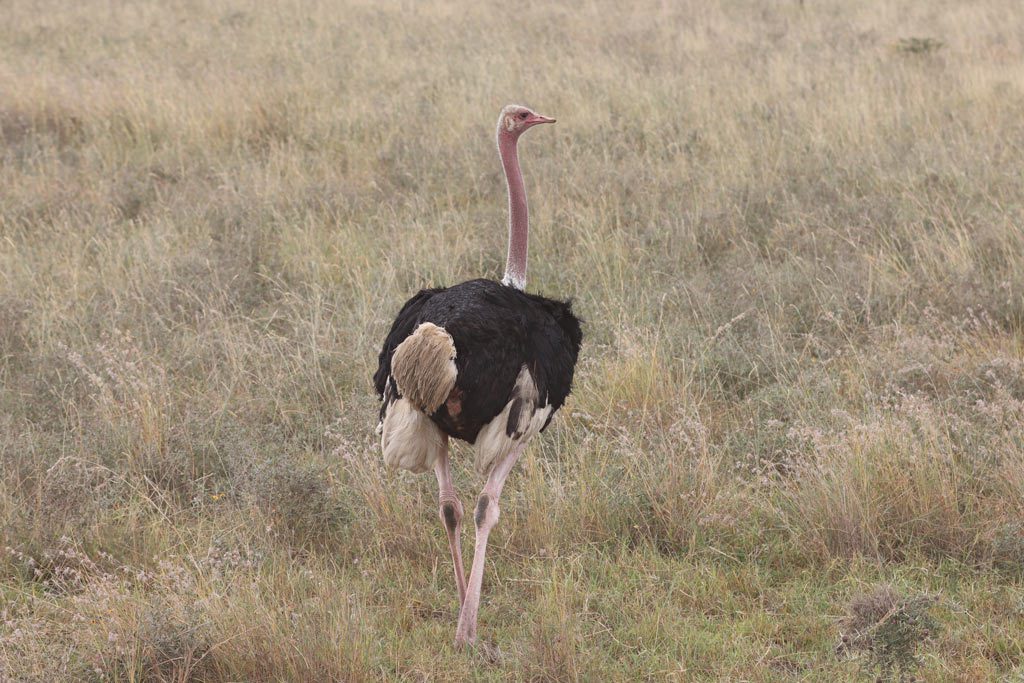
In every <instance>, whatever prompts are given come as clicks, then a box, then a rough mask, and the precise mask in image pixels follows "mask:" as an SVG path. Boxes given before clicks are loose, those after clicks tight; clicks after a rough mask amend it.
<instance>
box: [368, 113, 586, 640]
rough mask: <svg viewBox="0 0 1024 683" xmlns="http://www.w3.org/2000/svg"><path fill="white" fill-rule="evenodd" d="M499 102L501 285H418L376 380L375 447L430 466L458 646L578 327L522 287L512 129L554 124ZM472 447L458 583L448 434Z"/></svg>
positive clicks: (561, 388)
mask: <svg viewBox="0 0 1024 683" xmlns="http://www.w3.org/2000/svg"><path fill="white" fill-rule="evenodd" d="M554 122H555V120H554V119H550V118H547V117H546V116H541V115H540V114H537V113H535V112H533V111H531V110H530V109H527V108H526V107H522V106H518V105H508V106H507V107H505V108H504V109H502V110H501V115H500V116H499V118H498V133H497V137H498V154H499V156H500V157H501V164H502V166H503V167H504V169H505V181H506V183H507V184H508V208H509V220H508V232H509V242H508V260H507V262H506V265H505V276H504V277H503V278H502V280H501V282H495V281H493V280H484V279H478V280H469V281H467V282H463V283H461V284H458V285H454V286H452V287H441V288H437V289H424V290H421V291H420V292H419V293H418V294H416V295H415V296H413V297H412V298H411V299H409V300H408V301H407V302H406V303H405V305H404V306H402V310H401V311H399V313H398V317H397V318H395V322H394V323H393V324H392V326H391V331H390V332H389V333H388V336H387V338H386V339H385V340H384V348H383V349H382V350H381V352H380V358H379V367H378V369H377V372H376V374H374V376H373V381H374V385H375V388H376V390H377V394H378V395H379V396H380V397H381V398H382V399H383V403H382V405H381V410H380V424H379V425H378V428H377V429H378V431H379V433H380V434H381V448H382V450H383V452H384V462H385V463H386V464H387V465H388V466H389V467H401V468H404V469H407V470H410V471H412V472H417V473H419V472H426V471H428V470H430V469H433V470H434V474H435V475H437V484H438V488H439V490H440V493H439V496H438V497H439V506H440V511H439V512H440V518H441V522H442V523H443V525H444V528H445V530H446V532H447V534H448V546H449V548H450V550H451V554H452V562H453V564H454V565H455V582H456V584H457V585H458V589H459V605H460V612H459V622H458V627H457V628H456V631H455V643H456V645H460V646H461V645H467V644H472V643H473V642H474V641H475V640H476V619H477V612H478V610H479V608H480V587H481V585H482V583H483V574H484V556H485V554H486V552H487V537H488V534H490V532H491V529H493V528H494V525H495V524H497V522H498V514H499V508H498V499H499V498H500V496H501V490H502V488H503V487H504V485H505V479H506V478H507V477H508V475H509V472H510V471H511V470H512V466H513V465H514V464H515V462H516V460H517V459H518V458H519V456H520V455H521V454H522V453H523V451H524V450H525V448H526V444H527V442H528V441H529V440H530V438H532V437H533V436H534V435H535V434H537V433H538V432H542V431H544V429H545V428H546V427H547V426H548V423H550V422H551V417H552V415H554V413H555V411H556V410H558V409H559V408H560V407H561V406H562V404H563V403H564V402H565V399H566V397H567V396H568V395H569V391H570V389H571V387H572V377H573V369H574V367H575V365H576V356H577V355H578V353H579V349H580V342H581V341H582V337H583V335H582V332H581V331H580V322H579V320H577V318H576V316H574V315H573V313H572V308H571V305H570V303H569V302H566V301H558V300H555V299H547V298H545V297H542V296H538V295H536V294H527V293H526V292H525V291H523V290H524V288H525V286H526V251H527V237H528V232H529V221H528V218H527V210H526V190H525V188H524V186H523V175H522V173H521V172H520V170H519V153H518V150H517V144H518V141H519V136H520V135H522V134H523V133H524V132H525V131H527V130H529V129H530V128H532V127H533V126H536V125H538V124H541V123H554ZM449 437H454V438H456V439H462V440H463V441H467V442H469V443H471V444H473V445H474V450H475V455H474V465H475V468H476V471H477V472H478V473H479V474H480V475H482V476H486V477H487V483H486V484H485V485H484V488H483V491H482V492H481V493H480V497H479V498H478V499H477V503H476V511H475V514H474V521H475V523H476V548H475V549H474V552H473V565H472V568H471V570H470V572H469V581H468V583H467V581H466V578H465V574H464V571H463V566H462V549H461V545H460V541H459V537H460V532H461V529H462V514H463V507H462V503H461V502H460V501H459V498H458V496H457V495H456V493H455V489H454V487H453V485H452V477H451V470H450V469H449V462H448V438H449Z"/></svg>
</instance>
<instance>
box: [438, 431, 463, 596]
mask: <svg viewBox="0 0 1024 683" xmlns="http://www.w3.org/2000/svg"><path fill="white" fill-rule="evenodd" d="M434 474H436V475H437V487H438V489H439V491H440V493H439V495H438V498H439V500H440V511H439V512H440V516H441V523H442V524H444V529H445V531H447V532H448V547H449V548H450V549H451V551H452V564H454V565H455V583H457V584H458V586H459V608H460V609H461V608H462V605H463V603H465V602H466V575H465V573H464V571H463V569H462V542H461V541H460V540H459V536H460V534H461V532H462V501H460V500H459V497H458V496H457V495H455V487H454V486H452V472H451V469H450V468H449V466H448V438H447V437H445V448H444V454H443V455H442V456H441V457H440V458H438V459H437V462H436V463H434Z"/></svg>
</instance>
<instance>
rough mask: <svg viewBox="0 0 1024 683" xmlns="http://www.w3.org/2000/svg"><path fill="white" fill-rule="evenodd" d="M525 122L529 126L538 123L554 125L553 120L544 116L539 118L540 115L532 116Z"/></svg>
mask: <svg viewBox="0 0 1024 683" xmlns="http://www.w3.org/2000/svg"><path fill="white" fill-rule="evenodd" d="M526 122H527V123H529V124H530V125H531V126H535V125H537V124H538V123H554V122H555V120H554V119H549V118H548V117H546V116H541V115H540V114H532V115H531V116H530V118H529V119H527V120H526Z"/></svg>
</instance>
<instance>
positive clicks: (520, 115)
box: [519, 111, 526, 120]
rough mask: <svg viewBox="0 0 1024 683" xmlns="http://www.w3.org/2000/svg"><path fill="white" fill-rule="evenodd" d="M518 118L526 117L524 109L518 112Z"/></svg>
mask: <svg viewBox="0 0 1024 683" xmlns="http://www.w3.org/2000/svg"><path fill="white" fill-rule="evenodd" d="M519 118H521V119H524V120H525V119H526V112H525V111H524V112H520V114H519Z"/></svg>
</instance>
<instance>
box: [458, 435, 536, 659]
mask: <svg viewBox="0 0 1024 683" xmlns="http://www.w3.org/2000/svg"><path fill="white" fill-rule="evenodd" d="M524 450H526V444H525V443H524V444H519V445H518V446H516V447H515V448H513V449H512V451H511V452H510V453H509V454H508V455H506V456H505V459H504V460H501V461H500V462H498V464H497V465H495V466H494V469H492V470H491V474H490V476H488V477H487V483H486V484H485V485H484V490H483V491H482V492H481V493H480V498H479V499H478V500H477V504H476V514H475V515H474V518H475V521H476V548H474V550H473V568H472V569H471V570H470V572H469V587H468V589H467V592H466V599H465V601H464V602H463V603H462V612H461V613H460V614H459V625H458V628H456V630H455V644H456V645H466V644H468V643H472V642H473V641H474V640H476V616H477V612H478V611H479V609H480V588H481V586H483V581H484V557H485V556H486V554H487V536H488V535H489V534H490V533H491V529H493V528H494V525H495V524H497V523H498V514H499V512H500V510H499V509H498V498H499V497H500V496H501V489H502V488H503V487H504V486H505V480H506V479H507V478H508V475H509V472H511V471H512V466H513V465H515V464H516V460H518V459H519V456H520V455H522V453H523V451H524Z"/></svg>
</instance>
